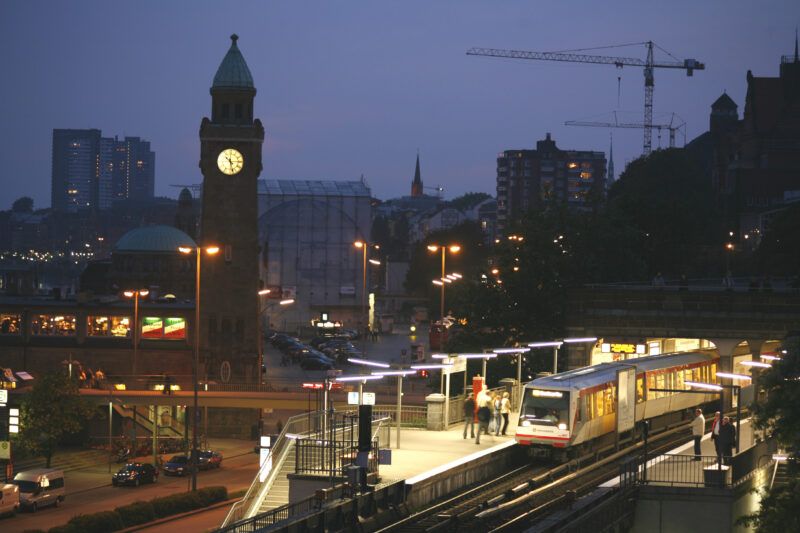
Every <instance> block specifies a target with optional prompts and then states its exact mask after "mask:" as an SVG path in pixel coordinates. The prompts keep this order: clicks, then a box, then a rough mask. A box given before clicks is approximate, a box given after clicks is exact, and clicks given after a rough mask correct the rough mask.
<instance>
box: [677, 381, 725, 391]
mask: <svg viewBox="0 0 800 533" xmlns="http://www.w3.org/2000/svg"><path fill="white" fill-rule="evenodd" d="M683 383H684V384H686V385H689V386H690V387H693V388H695V389H705V390H712V391H721V390H722V387H721V386H719V385H714V384H713V383H698V382H697V381H684V382H683Z"/></svg>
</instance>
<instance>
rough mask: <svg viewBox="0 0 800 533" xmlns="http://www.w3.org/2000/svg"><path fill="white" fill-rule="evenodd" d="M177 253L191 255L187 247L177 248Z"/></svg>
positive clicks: (190, 250)
mask: <svg viewBox="0 0 800 533" xmlns="http://www.w3.org/2000/svg"><path fill="white" fill-rule="evenodd" d="M178 251H179V252H180V253H182V254H190V253H192V249H191V248H189V247H188V246H178Z"/></svg>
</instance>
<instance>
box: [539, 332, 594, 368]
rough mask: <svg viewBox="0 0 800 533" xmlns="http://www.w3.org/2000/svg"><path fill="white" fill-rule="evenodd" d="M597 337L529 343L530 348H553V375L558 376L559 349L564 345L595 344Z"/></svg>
mask: <svg viewBox="0 0 800 533" xmlns="http://www.w3.org/2000/svg"><path fill="white" fill-rule="evenodd" d="M596 340H597V337H568V338H566V339H559V340H554V341H544V342H531V343H528V347H529V348H550V347H552V348H553V374H558V349H559V348H561V345H562V344H563V343H565V342H566V343H568V344H580V343H584V342H595V341H596Z"/></svg>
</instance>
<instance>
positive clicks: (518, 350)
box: [492, 347, 531, 399]
mask: <svg viewBox="0 0 800 533" xmlns="http://www.w3.org/2000/svg"><path fill="white" fill-rule="evenodd" d="M492 351H493V352H494V353H496V354H516V356H517V398H518V399H519V398H522V395H521V394H520V393H521V392H522V358H523V357H524V356H525V354H526V353H528V352H530V351H531V349H530V347H528V348H495V349H494V350H492Z"/></svg>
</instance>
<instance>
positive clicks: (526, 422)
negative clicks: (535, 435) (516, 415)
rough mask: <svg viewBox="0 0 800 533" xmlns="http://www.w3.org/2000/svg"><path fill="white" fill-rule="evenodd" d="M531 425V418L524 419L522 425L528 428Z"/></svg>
mask: <svg viewBox="0 0 800 533" xmlns="http://www.w3.org/2000/svg"><path fill="white" fill-rule="evenodd" d="M530 425H531V421H530V420H523V421H522V427H524V428H526V427H528V426H530Z"/></svg>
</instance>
